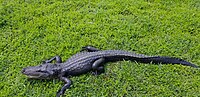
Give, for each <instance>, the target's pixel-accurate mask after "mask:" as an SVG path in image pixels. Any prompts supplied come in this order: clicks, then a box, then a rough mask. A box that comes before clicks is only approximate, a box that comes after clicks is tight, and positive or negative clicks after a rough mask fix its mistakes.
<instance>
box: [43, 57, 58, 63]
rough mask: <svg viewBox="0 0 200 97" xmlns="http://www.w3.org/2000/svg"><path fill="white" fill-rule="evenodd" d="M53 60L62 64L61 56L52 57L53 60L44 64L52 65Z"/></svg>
mask: <svg viewBox="0 0 200 97" xmlns="http://www.w3.org/2000/svg"><path fill="white" fill-rule="evenodd" d="M53 60H55V61H56V63H62V59H61V57H60V56H55V57H52V58H51V59H49V60H46V61H43V63H51V62H52V61H53Z"/></svg>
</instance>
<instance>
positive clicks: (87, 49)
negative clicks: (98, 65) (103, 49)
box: [81, 46, 100, 52]
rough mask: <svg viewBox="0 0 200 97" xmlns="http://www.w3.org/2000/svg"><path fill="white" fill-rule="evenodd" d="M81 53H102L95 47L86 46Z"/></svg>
mask: <svg viewBox="0 0 200 97" xmlns="http://www.w3.org/2000/svg"><path fill="white" fill-rule="evenodd" d="M81 51H88V52H96V51H100V50H99V49H97V48H95V47H93V46H84V47H82V50H81Z"/></svg>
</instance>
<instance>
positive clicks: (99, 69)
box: [92, 58, 105, 75]
mask: <svg viewBox="0 0 200 97" xmlns="http://www.w3.org/2000/svg"><path fill="white" fill-rule="evenodd" d="M103 63H105V58H100V59H98V60H96V61H95V62H94V63H93V64H92V69H93V74H94V75H99V74H101V73H104V72H105V69H104V66H103V65H102V64H103Z"/></svg>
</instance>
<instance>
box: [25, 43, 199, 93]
mask: <svg viewBox="0 0 200 97" xmlns="http://www.w3.org/2000/svg"><path fill="white" fill-rule="evenodd" d="M83 50H86V51H84V52H80V53H77V54H75V55H73V56H72V57H71V58H69V59H68V60H67V61H66V62H63V63H62V60H61V58H60V57H59V56H55V57H53V58H51V59H49V60H46V61H44V62H43V64H41V65H38V66H30V67H27V68H24V69H23V70H22V73H23V74H25V75H27V76H28V77H30V78H35V79H51V78H59V79H60V80H62V81H64V82H65V85H64V86H63V87H62V88H61V89H60V90H59V91H58V93H57V97H60V95H62V94H64V92H65V90H66V89H67V88H69V87H70V85H71V80H70V79H69V77H70V76H76V75H80V74H85V73H87V72H90V71H92V72H93V73H94V74H101V73H103V72H104V63H106V62H113V61H120V60H131V61H137V62H142V63H156V64H157V63H162V64H181V65H185V66H191V67H194V68H198V66H196V65H194V64H192V63H190V62H187V61H184V60H182V59H179V58H172V57H163V56H147V55H143V54H136V53H133V52H128V51H122V50H98V49H96V48H94V47H91V46H86V47H83ZM53 60H56V63H52V61H53Z"/></svg>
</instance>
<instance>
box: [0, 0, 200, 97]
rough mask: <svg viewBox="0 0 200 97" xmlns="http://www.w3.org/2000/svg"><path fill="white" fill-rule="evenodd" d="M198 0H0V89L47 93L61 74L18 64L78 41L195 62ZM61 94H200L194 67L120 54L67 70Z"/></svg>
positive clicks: (6, 94)
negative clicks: (83, 69)
mask: <svg viewBox="0 0 200 97" xmlns="http://www.w3.org/2000/svg"><path fill="white" fill-rule="evenodd" d="M199 37H200V1H199V0H51V1H49V0H0V40H1V42H0V89H1V90H0V96H1V97H12V96H13V97H52V96H54V95H55V93H56V92H57V90H58V89H60V88H61V86H62V85H63V83H62V82H61V81H59V80H29V79H27V78H26V76H24V75H22V74H21V69H22V68H24V67H27V66H34V65H37V64H40V63H41V61H42V60H45V59H48V58H51V57H52V56H55V55H60V56H61V57H62V59H63V60H66V59H67V58H69V57H70V56H71V55H73V54H75V53H77V52H79V51H80V49H81V47H82V46H86V45H93V46H96V47H98V48H101V49H122V50H128V51H135V52H137V53H142V54H147V55H162V56H173V57H178V58H182V59H185V60H187V61H189V62H192V63H194V64H197V65H198V66H200V60H199V59H200V38H199ZM71 79H72V80H73V85H72V87H71V88H70V89H69V90H67V91H66V93H65V96H74V97H76V96H81V97H82V96H86V97H90V96H97V97H98V96H200V91H199V90H200V71H199V69H195V68H191V67H186V66H181V65H171V64H168V65H162V64H158V65H156V64H141V63H136V62H129V61H121V62H115V63H108V64H106V73H105V74H101V75H99V76H93V75H91V74H90V73H88V74H85V75H81V76H78V77H72V78H71Z"/></svg>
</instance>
